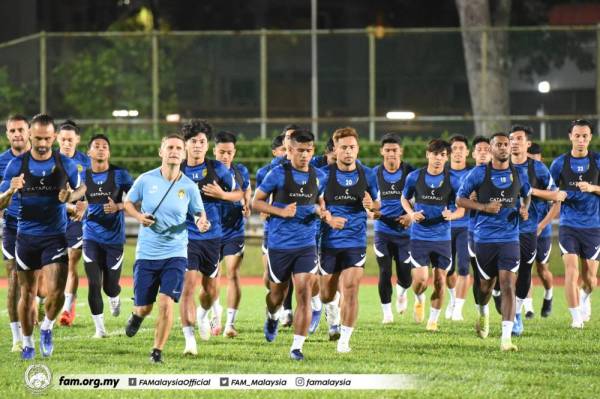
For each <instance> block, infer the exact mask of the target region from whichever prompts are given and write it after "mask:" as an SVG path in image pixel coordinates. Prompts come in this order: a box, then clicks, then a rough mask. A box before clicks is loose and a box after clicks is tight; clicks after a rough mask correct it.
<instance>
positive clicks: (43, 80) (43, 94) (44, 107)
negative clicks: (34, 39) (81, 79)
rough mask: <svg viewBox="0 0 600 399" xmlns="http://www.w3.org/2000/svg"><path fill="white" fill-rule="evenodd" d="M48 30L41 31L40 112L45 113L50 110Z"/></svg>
mask: <svg viewBox="0 0 600 399" xmlns="http://www.w3.org/2000/svg"><path fill="white" fill-rule="evenodd" d="M46 52H47V50H46V32H44V31H42V32H41V33H40V112H41V113H42V114H45V113H46V112H48V104H47V97H48V95H47V89H48V77H47V73H46V72H47V71H46V67H47V64H46V62H47V60H46V55H47V54H46Z"/></svg>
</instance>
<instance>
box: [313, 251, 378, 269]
mask: <svg viewBox="0 0 600 399" xmlns="http://www.w3.org/2000/svg"><path fill="white" fill-rule="evenodd" d="M320 257H321V262H320V265H319V271H320V272H321V274H334V273H340V272H341V271H343V270H345V269H348V268H350V267H365V262H366V261H367V249H366V248H364V247H363V248H321V254H320Z"/></svg>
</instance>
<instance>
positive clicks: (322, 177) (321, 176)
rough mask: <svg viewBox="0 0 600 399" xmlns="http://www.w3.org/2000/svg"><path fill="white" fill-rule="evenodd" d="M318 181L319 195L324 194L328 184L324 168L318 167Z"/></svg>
mask: <svg viewBox="0 0 600 399" xmlns="http://www.w3.org/2000/svg"><path fill="white" fill-rule="evenodd" d="M317 182H318V186H319V195H322V194H323V193H324V192H325V187H326V186H327V173H325V172H323V170H322V169H317Z"/></svg>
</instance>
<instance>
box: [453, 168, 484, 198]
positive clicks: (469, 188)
mask: <svg viewBox="0 0 600 399" xmlns="http://www.w3.org/2000/svg"><path fill="white" fill-rule="evenodd" d="M483 177H484V175H483V170H482V169H481V168H479V167H476V168H473V169H471V171H470V172H469V173H468V174H467V176H466V177H465V178H464V179H463V182H462V184H461V185H460V188H459V189H458V192H457V193H456V196H457V197H458V198H469V196H470V195H471V193H472V192H473V191H475V190H477V189H478V188H479V185H480V184H481V182H482V181H483Z"/></svg>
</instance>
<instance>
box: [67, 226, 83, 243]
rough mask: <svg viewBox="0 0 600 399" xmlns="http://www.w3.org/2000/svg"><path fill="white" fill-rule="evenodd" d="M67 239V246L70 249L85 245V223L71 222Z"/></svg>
mask: <svg viewBox="0 0 600 399" xmlns="http://www.w3.org/2000/svg"><path fill="white" fill-rule="evenodd" d="M65 237H66V238H67V246H68V247H69V248H71V249H78V248H81V246H82V245H83V223H81V222H74V221H72V220H69V223H68V224H67V232H66V233H65Z"/></svg>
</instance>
